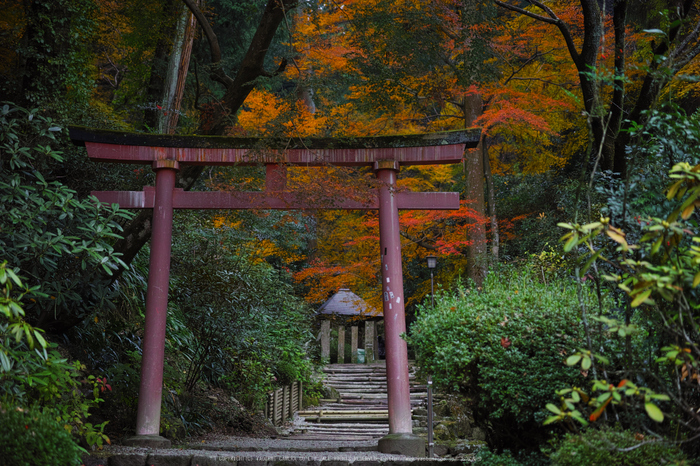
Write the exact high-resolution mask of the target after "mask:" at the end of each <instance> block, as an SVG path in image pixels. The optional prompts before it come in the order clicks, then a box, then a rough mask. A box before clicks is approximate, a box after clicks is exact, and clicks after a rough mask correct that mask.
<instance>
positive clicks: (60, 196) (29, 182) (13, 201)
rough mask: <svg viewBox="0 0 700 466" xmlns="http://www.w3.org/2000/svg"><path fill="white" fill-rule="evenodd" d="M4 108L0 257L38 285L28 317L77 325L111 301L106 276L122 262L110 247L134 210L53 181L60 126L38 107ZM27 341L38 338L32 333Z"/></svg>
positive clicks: (28, 304) (27, 304) (0, 137)
mask: <svg viewBox="0 0 700 466" xmlns="http://www.w3.org/2000/svg"><path fill="white" fill-rule="evenodd" d="M6 106H7V108H6V110H7V111H6V112H4V113H3V115H4V116H3V118H1V119H0V144H1V143H3V142H4V143H5V144H4V146H2V147H1V148H0V150H2V151H3V156H2V157H3V161H5V160H8V161H9V166H8V164H4V165H3V166H2V171H0V202H2V204H3V208H4V210H3V215H2V216H0V250H2V252H3V255H4V256H3V257H2V258H0V259H5V260H7V261H9V262H10V263H11V264H12V265H13V266H15V267H17V268H18V269H19V270H20V271H21V273H22V274H23V275H25V276H27V277H31V281H30V282H29V283H30V284H31V285H32V287H39V288H36V289H35V291H34V296H33V298H34V300H33V301H30V302H25V303H24V306H23V309H24V310H25V311H26V312H27V319H28V320H29V321H30V322H32V321H34V320H35V319H38V318H39V314H40V313H44V314H45V315H44V316H43V317H42V318H43V320H44V322H45V324H46V325H52V321H54V323H55V322H56V321H61V320H71V321H74V322H78V321H79V319H80V317H81V316H84V315H87V314H88V313H90V312H91V311H92V309H93V308H94V307H95V306H109V305H110V304H109V303H108V302H106V300H105V299H104V298H105V296H106V294H105V292H104V290H103V287H104V286H105V285H106V283H105V279H104V277H106V276H109V275H111V274H112V273H113V271H114V270H116V269H117V268H118V267H120V266H123V262H122V261H121V260H120V259H119V257H118V255H117V254H116V253H115V251H114V249H113V247H112V244H113V243H114V241H115V240H116V239H118V238H119V235H118V232H119V231H121V226H120V225H119V223H118V222H120V221H123V220H127V219H129V218H131V217H132V214H130V213H128V212H126V211H122V210H119V209H118V208H116V206H103V205H100V204H98V203H97V202H95V201H94V200H93V199H94V198H88V199H84V200H80V199H78V197H77V194H76V193H75V192H74V191H72V190H70V189H68V188H67V187H66V186H64V185H63V184H61V183H59V182H57V181H51V179H52V177H53V175H51V172H50V171H49V170H48V169H46V168H45V165H46V163H47V161H48V160H50V159H55V160H60V159H61V156H60V153H59V152H57V151H56V150H55V149H52V142H54V141H55V137H54V135H55V133H56V132H57V131H56V128H58V126H56V125H54V124H53V123H52V122H51V121H50V120H49V119H46V118H44V117H42V116H41V115H38V114H37V113H36V112H33V111H28V110H26V109H23V108H20V107H15V106H10V105H9V104H6ZM3 108H5V107H3ZM8 141H13V143H12V145H9V144H8V143H7V142H8ZM24 141H26V145H25V144H24ZM3 312H4V311H3ZM76 318H77V320H76ZM58 326H60V324H58ZM27 338H30V339H31V341H33V340H35V337H34V336H32V334H31V332H30V333H29V336H27ZM37 340H38V339H37Z"/></svg>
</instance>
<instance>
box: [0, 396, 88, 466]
mask: <svg viewBox="0 0 700 466" xmlns="http://www.w3.org/2000/svg"><path fill="white" fill-rule="evenodd" d="M0 425H1V426H2V429H0V451H2V452H3V453H2V456H0V466H6V465H7V466H10V465H11V466H25V465H26V466H39V465H42V466H43V465H48V464H60V465H65V466H70V465H77V464H81V461H80V455H81V453H82V452H84V450H83V449H82V448H80V447H79V446H78V445H76V443H75V442H74V441H73V438H72V437H71V435H70V433H68V431H67V430H66V429H64V428H63V427H62V426H61V425H60V424H59V423H58V422H56V421H55V420H53V419H52V418H51V417H49V416H48V415H46V414H43V413H42V412H40V411H38V410H36V409H28V410H22V411H20V410H17V409H11V408H6V407H3V406H0Z"/></svg>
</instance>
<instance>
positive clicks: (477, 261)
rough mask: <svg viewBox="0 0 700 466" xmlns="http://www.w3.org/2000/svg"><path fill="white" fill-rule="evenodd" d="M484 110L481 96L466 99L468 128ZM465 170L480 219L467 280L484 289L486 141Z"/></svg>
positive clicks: (468, 157)
mask: <svg viewBox="0 0 700 466" xmlns="http://www.w3.org/2000/svg"><path fill="white" fill-rule="evenodd" d="M482 110H483V102H482V100H481V96H480V95H479V94H471V95H469V96H467V97H465V99H464V106H463V107H462V111H463V112H464V126H465V128H470V127H471V126H472V125H473V124H474V121H475V120H476V118H477V117H478V116H479V115H480V114H481V112H482ZM462 168H463V170H464V178H465V193H464V196H465V198H466V199H467V200H469V201H471V203H470V204H469V207H470V208H472V209H474V210H475V211H476V212H477V214H478V216H479V218H478V219H476V220H475V222H474V223H473V224H472V228H471V229H470V231H469V239H470V240H471V241H472V244H471V245H470V246H469V247H468V248H467V278H469V279H471V280H473V281H474V283H476V284H477V285H478V286H481V285H482V283H483V282H484V278H485V277H486V228H485V225H484V221H485V219H486V203H485V199H484V156H483V139H482V140H481V141H480V142H479V145H478V146H477V147H476V149H471V150H468V151H467V153H466V154H465V157H464V159H463V163H462Z"/></svg>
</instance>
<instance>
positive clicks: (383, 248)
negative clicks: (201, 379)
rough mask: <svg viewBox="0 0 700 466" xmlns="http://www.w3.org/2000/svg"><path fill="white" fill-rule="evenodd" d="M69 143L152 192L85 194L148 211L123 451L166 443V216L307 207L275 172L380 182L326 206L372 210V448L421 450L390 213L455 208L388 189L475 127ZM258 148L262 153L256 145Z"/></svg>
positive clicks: (438, 158)
mask: <svg viewBox="0 0 700 466" xmlns="http://www.w3.org/2000/svg"><path fill="white" fill-rule="evenodd" d="M69 129H70V137H71V139H72V140H73V142H74V143H75V144H77V145H81V146H83V145H84V146H85V147H86V148H87V151H88V156H89V157H90V158H91V159H93V160H95V161H102V162H115V163H137V164H150V165H151V166H152V167H153V170H154V171H155V172H156V185H155V188H153V187H145V188H144V190H143V191H98V192H93V194H94V195H95V196H97V198H98V199H99V200H100V201H101V202H106V203H117V204H119V205H120V206H121V207H123V208H133V209H145V208H152V209H153V232H152V240H151V257H150V265H149V274H148V291H147V294H146V323H145V334H144V343H143V358H142V365H141V384H140V388H139V401H138V413H137V419H136V436H135V437H132V438H131V439H129V440H128V443H129V444H131V445H144V446H145V445H148V446H168V445H169V444H170V442H169V441H168V440H167V439H164V438H163V437H160V436H159V433H160V408H161V397H162V389H163V359H164V353H165V328H166V316H167V303H168V286H169V281H170V252H171V242H172V221H173V209H281V210H292V209H309V208H318V206H311V205H308V204H306V203H305V202H303V201H300V200H299V199H298V198H296V197H295V196H294V194H293V193H291V192H289V191H286V190H285V187H286V167H285V165H299V166H307V167H309V166H325V165H341V166H372V167H373V168H374V171H375V173H376V175H377V178H378V179H379V181H380V182H381V185H380V187H379V189H378V193H377V196H376V197H375V198H373V199H368V200H367V202H357V201H353V200H350V199H339V200H338V202H337V203H335V204H334V205H333V206H331V207H325V206H324V207H322V208H330V209H351V210H356V209H378V210H379V236H380V254H381V258H382V284H383V285H382V288H383V289H382V293H383V300H382V301H383V310H384V322H385V334H386V363H387V395H388V405H389V406H388V408H389V435H388V436H386V437H384V438H382V439H380V440H379V451H382V452H385V453H399V454H405V455H411V456H424V454H425V443H424V441H423V440H422V439H421V438H420V437H417V436H414V435H413V433H412V432H413V429H412V423H411V402H410V391H409V381H408V354H407V347H406V342H405V341H404V340H402V339H401V336H400V335H401V334H402V333H404V332H405V331H406V320H405V314H404V296H403V274H402V269H401V237H400V233H399V215H398V211H399V210H400V209H406V210H424V209H425V210H429V209H458V208H459V194H458V193H425V192H424V193H414V192H397V191H396V174H397V173H398V171H399V167H400V166H401V165H428V164H446V163H458V162H461V160H462V157H463V155H464V150H465V148H466V147H476V145H477V143H478V142H479V137H480V130H479V129H469V130H465V131H450V132H445V133H432V134H422V135H407V136H396V137H393V136H385V137H373V138H341V139H303V140H301V139H284V140H282V139H277V140H267V139H266V140H262V139H257V138H228V137H216V136H174V135H161V134H138V133H124V132H115V131H102V130H94V129H88V128H81V127H71V128H69ZM261 144H264V145H265V150H263V151H260V150H257V149H256V148H259V147H261ZM261 163H264V164H265V166H266V186H265V191H262V192H192V191H183V190H182V189H176V188H175V177H176V173H177V171H178V169H179V167H180V165H222V166H224V165H258V164H261Z"/></svg>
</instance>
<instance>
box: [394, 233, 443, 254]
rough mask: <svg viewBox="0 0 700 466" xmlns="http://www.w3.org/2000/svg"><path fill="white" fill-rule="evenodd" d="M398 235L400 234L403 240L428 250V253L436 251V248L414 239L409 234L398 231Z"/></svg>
mask: <svg viewBox="0 0 700 466" xmlns="http://www.w3.org/2000/svg"><path fill="white" fill-rule="evenodd" d="M399 233H400V234H401V236H403V237H404V238H406V239H407V240H409V241H411V242H413V243H416V244H417V245H418V246H422V247H424V248H425V249H429V250H430V251H437V248H436V247H435V245H433V244H430V243H427V242H426V241H425V240H422V239H419V238H416V237H415V236H413V235H411V234H410V233H407V232H405V231H400V232H399Z"/></svg>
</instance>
